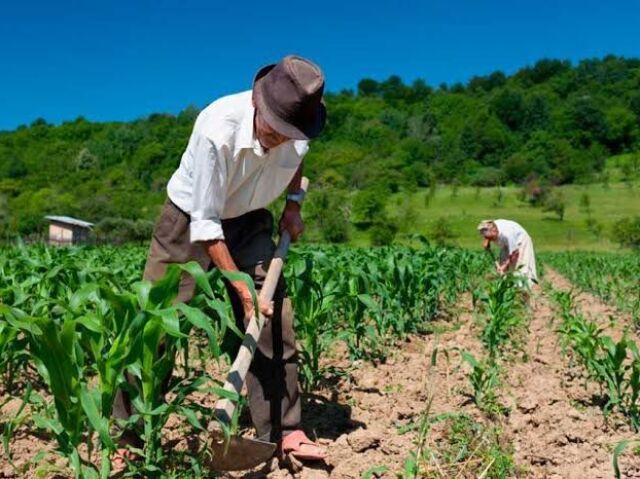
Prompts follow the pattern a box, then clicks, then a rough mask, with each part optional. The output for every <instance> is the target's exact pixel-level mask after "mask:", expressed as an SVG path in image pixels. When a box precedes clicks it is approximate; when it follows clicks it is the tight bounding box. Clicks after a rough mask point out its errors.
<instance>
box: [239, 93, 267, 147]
mask: <svg viewBox="0 0 640 479" xmlns="http://www.w3.org/2000/svg"><path fill="white" fill-rule="evenodd" d="M255 111H256V109H255V108H254V107H253V105H252V103H251V97H249V102H248V104H247V106H246V108H245V111H244V115H243V116H242V121H241V122H240V127H239V129H238V137H237V140H236V145H237V146H236V150H238V151H239V150H241V149H244V148H246V149H251V150H253V151H254V153H255V154H256V155H257V156H264V155H265V154H266V153H265V151H264V148H262V145H261V144H260V142H259V141H258V138H256V135H255V131H254V129H253V116H254V115H255Z"/></svg>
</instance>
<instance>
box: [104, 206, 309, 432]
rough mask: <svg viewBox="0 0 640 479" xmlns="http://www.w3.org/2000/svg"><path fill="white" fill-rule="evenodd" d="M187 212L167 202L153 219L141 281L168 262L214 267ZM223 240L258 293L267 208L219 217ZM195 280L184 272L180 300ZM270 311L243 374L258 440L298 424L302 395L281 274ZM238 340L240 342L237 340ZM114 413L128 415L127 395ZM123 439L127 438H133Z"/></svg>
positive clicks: (267, 257)
mask: <svg viewBox="0 0 640 479" xmlns="http://www.w3.org/2000/svg"><path fill="white" fill-rule="evenodd" d="M189 223H190V218H189V215H187V214H186V213H184V212H183V211H181V210H180V209H178V207H177V206H175V205H174V204H173V203H172V202H171V201H169V200H167V202H166V203H165V205H164V207H163V209H162V213H161V214H160V218H158V221H157V222H156V225H155V228H154V231H153V237H152V239H151V246H150V248H149V256H148V257H147V264H146V266H145V270H144V279H146V280H149V281H157V280H158V279H160V278H161V277H162V276H163V275H164V273H165V271H166V268H167V266H168V265H169V264H171V263H185V262H188V261H191V260H195V261H197V262H198V263H200V265H201V266H202V268H203V269H204V270H205V271H207V270H209V269H210V268H211V267H212V266H213V265H212V261H211V259H210V258H209V256H208V255H207V253H206V251H205V249H204V247H203V246H202V245H201V244H198V243H191V241H190V235H189ZM222 229H223V231H224V235H225V241H226V243H227V246H228V248H229V251H230V253H231V256H232V257H233V260H234V261H235V263H236V265H237V266H238V268H239V269H240V270H241V271H244V272H245V273H247V274H249V275H250V276H251V277H252V278H253V281H254V283H255V285H256V289H257V290H258V291H259V290H260V288H261V287H262V284H263V282H264V279H265V277H266V270H267V269H268V264H269V262H270V261H271V258H272V257H273V253H274V251H275V244H274V243H273V240H272V235H273V217H272V215H271V213H270V212H269V211H267V210H264V209H261V210H256V211H251V212H249V213H246V214H244V215H242V216H239V217H237V218H232V219H228V220H222ZM194 289H195V281H194V280H193V278H192V277H191V276H189V275H187V274H183V276H182V280H181V282H180V292H179V294H178V301H183V302H187V301H189V300H190V299H191V297H192V296H193V292H194ZM228 291H229V293H230V297H231V302H232V305H233V311H234V314H235V317H236V323H237V324H238V327H239V328H240V329H241V330H244V310H243V308H242V303H241V302H240V299H239V298H238V297H237V295H236V294H235V291H234V290H233V289H232V288H231V287H228ZM273 302H274V314H273V317H272V318H271V320H270V321H269V322H267V324H266V325H265V327H264V329H263V330H262V333H261V335H260V340H259V342H258V349H257V351H256V353H255V357H254V358H253V362H252V363H251V367H250V369H249V373H248V374H247V378H246V384H247V391H248V397H249V411H250V413H251V419H252V421H253V424H254V426H255V428H256V432H257V436H258V437H259V438H262V439H265V440H270V441H278V440H279V439H280V438H281V437H282V435H286V434H287V433H288V432H291V431H293V430H295V429H298V428H299V425H300V412H301V411H300V410H301V407H300V397H299V392H298V369H297V364H296V361H297V355H296V345H295V336H294V331H293V309H292V307H291V301H290V300H289V298H288V297H287V294H286V286H285V283H284V278H282V277H281V278H280V281H279V283H278V287H277V288H276V292H275V294H274V298H273ZM238 344H239V342H238ZM113 414H114V416H115V417H116V418H121V419H126V418H128V417H129V416H131V414H132V407H131V403H130V401H129V400H128V397H127V395H126V393H122V392H120V393H119V394H118V395H117V397H116V400H115V402H114V408H113ZM127 436H129V439H130V437H131V436H130V435H127V434H125V435H123V438H125V440H126V441H127V442H131V441H130V440H129V439H126V438H127Z"/></svg>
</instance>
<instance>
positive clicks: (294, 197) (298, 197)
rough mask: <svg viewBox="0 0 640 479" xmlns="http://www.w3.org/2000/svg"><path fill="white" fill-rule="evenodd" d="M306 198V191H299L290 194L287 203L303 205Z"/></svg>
mask: <svg viewBox="0 0 640 479" xmlns="http://www.w3.org/2000/svg"><path fill="white" fill-rule="evenodd" d="M303 198H304V191H298V192H297V193H289V194H288V195H287V201H293V202H294V203H298V204H299V205H301V204H302V199H303Z"/></svg>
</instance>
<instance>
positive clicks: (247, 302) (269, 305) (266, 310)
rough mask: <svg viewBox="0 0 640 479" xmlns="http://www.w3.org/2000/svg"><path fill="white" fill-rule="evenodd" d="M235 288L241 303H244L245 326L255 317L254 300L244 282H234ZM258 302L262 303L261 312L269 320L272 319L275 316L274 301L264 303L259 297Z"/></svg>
mask: <svg viewBox="0 0 640 479" xmlns="http://www.w3.org/2000/svg"><path fill="white" fill-rule="evenodd" d="M232 284H233V287H234V288H235V290H236V291H237V292H238V296H239V297H240V301H242V309H244V322H245V325H247V324H249V321H251V318H253V317H254V316H255V308H254V306H253V298H252V297H251V291H249V288H248V287H247V285H246V284H245V283H243V282H241V281H240V282H233V283H232ZM258 302H259V303H260V312H261V313H262V315H263V316H265V317H266V318H267V319H271V317H272V316H273V301H269V302H264V301H260V298H259V297H258Z"/></svg>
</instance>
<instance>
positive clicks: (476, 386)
mask: <svg viewBox="0 0 640 479" xmlns="http://www.w3.org/2000/svg"><path fill="white" fill-rule="evenodd" d="M460 355H461V356H462V360H463V361H464V362H465V363H467V364H468V365H469V366H470V367H471V371H470V373H469V381H470V382H471V386H472V387H473V400H474V402H475V403H476V405H477V406H478V407H479V408H480V409H483V410H486V411H492V410H493V409H495V405H496V394H495V388H496V387H497V386H498V384H499V379H498V373H499V370H498V366H497V364H496V363H495V361H492V360H491V359H484V360H479V359H477V358H476V357H475V356H474V355H473V354H471V353H470V352H468V351H460Z"/></svg>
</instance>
